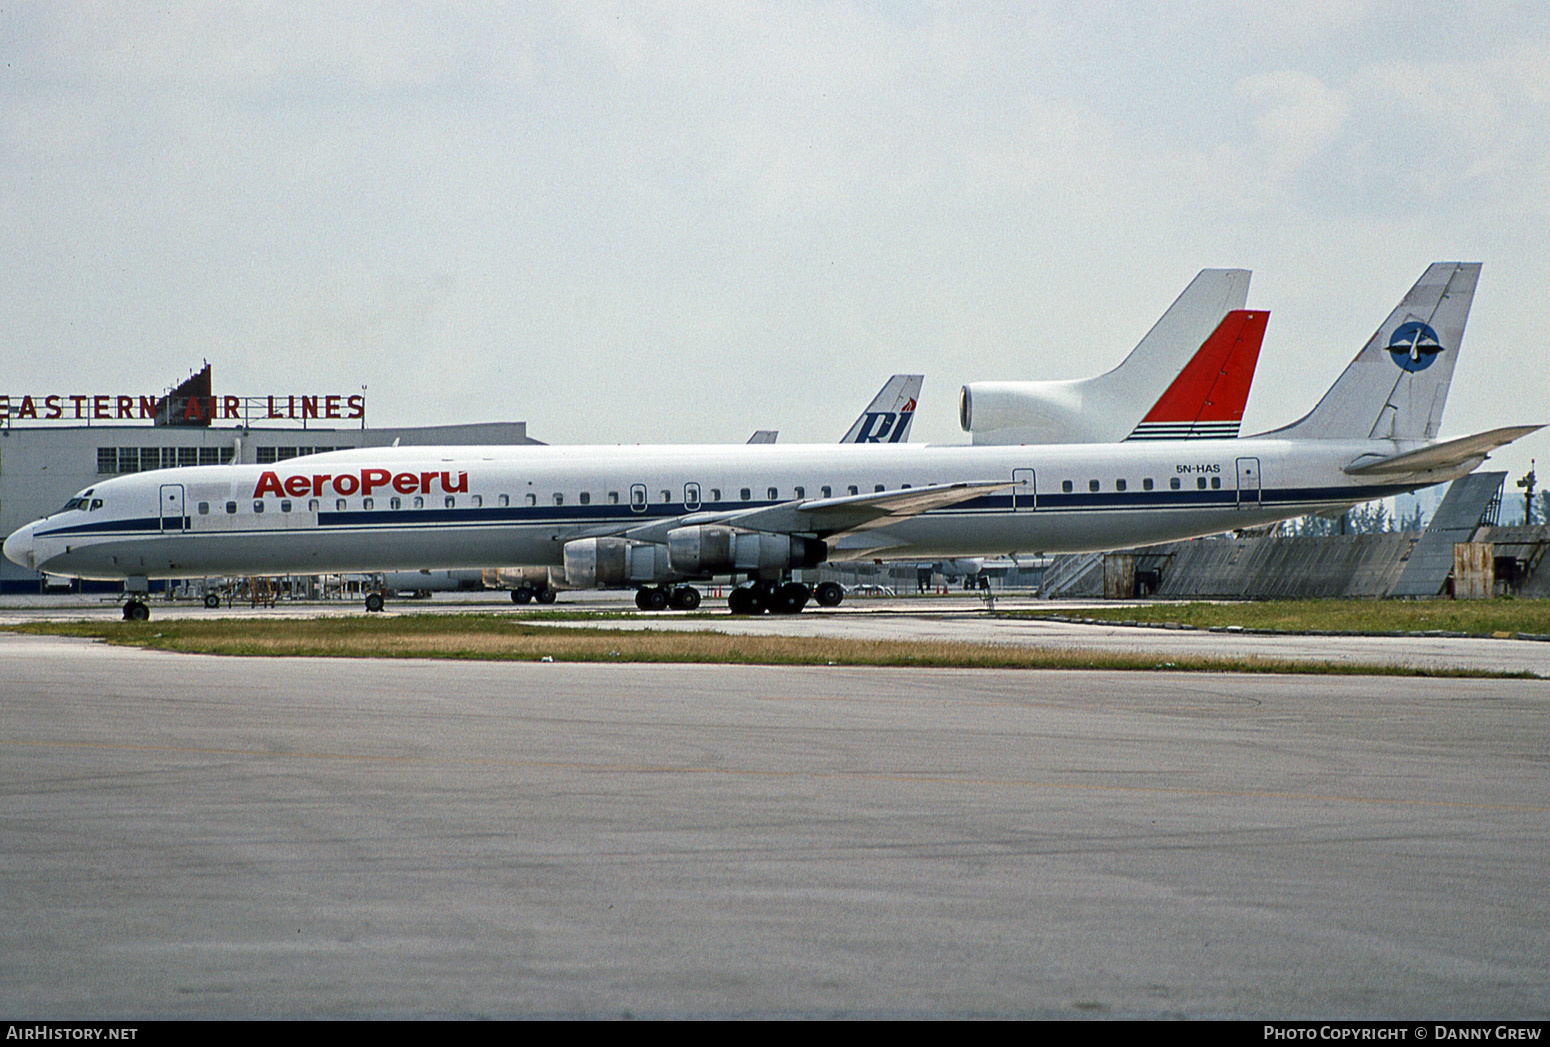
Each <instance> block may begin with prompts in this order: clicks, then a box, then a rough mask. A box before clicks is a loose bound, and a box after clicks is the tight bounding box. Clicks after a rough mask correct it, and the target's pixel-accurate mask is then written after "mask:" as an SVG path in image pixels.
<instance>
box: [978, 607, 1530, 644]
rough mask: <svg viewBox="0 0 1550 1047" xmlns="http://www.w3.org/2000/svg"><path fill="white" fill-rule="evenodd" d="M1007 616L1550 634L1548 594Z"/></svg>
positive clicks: (1309, 629)
mask: <svg viewBox="0 0 1550 1047" xmlns="http://www.w3.org/2000/svg"><path fill="white" fill-rule="evenodd" d="M1001 615H1002V616H1003V617H1007V618H1042V617H1051V616H1053V617H1079V618H1090V619H1093V620H1096V621H1105V622H1138V623H1143V624H1148V625H1163V624H1168V623H1176V624H1179V625H1187V626H1192V627H1194V628H1197V629H1213V628H1227V627H1231V626H1237V627H1239V628H1242V629H1263V630H1271V631H1276V632H1293V633H1351V634H1364V635H1372V634H1395V635H1408V634H1411V633H1434V634H1435V633H1444V634H1455V635H1460V636H1522V635H1528V636H1544V635H1550V600H1513V599H1510V598H1498V599H1493V600H1262V601H1261V600H1256V601H1252V602H1243V603H1206V602H1199V603H1162V604H1142V605H1133V604H1132V605H1127V606H1124V607H1082V608H1080V609H1078V608H1062V607H1061V606H1060V605H1059V604H1052V605H1051V606H1050V607H1049V608H1047V609H1046V608H1039V609H1037V610H1017V611H1005V612H1001Z"/></svg>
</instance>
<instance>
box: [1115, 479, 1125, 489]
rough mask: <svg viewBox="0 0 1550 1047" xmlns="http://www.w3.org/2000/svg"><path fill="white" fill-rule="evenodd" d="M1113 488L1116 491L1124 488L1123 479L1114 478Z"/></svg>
mask: <svg viewBox="0 0 1550 1047" xmlns="http://www.w3.org/2000/svg"><path fill="white" fill-rule="evenodd" d="M1114 489H1115V490H1116V491H1123V490H1124V489H1125V481H1124V480H1115V481H1114Z"/></svg>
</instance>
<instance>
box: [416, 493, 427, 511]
mask: <svg viewBox="0 0 1550 1047" xmlns="http://www.w3.org/2000/svg"><path fill="white" fill-rule="evenodd" d="M414 507H415V508H416V509H424V508H425V499H424V498H421V497H420V496H419V495H415V496H414Z"/></svg>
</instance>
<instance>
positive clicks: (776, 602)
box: [769, 582, 812, 614]
mask: <svg viewBox="0 0 1550 1047" xmlns="http://www.w3.org/2000/svg"><path fill="white" fill-rule="evenodd" d="M810 595H812V594H811V592H810V591H809V590H808V588H807V586H805V585H803V584H802V583H801V582H787V583H786V584H785V585H782V586H780V587H778V588H777V589H776V590H775V591H774V592H773V593H771V594H770V599H769V608H770V613H771V614H798V613H800V612H801V610H802V608H804V607H806V606H807V599H808V597H809V596H810Z"/></svg>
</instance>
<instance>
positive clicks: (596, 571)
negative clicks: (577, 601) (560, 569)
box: [565, 538, 678, 589]
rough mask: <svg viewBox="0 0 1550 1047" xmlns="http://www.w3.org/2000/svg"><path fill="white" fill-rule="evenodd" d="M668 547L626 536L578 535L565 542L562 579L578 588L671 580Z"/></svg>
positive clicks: (671, 571) (673, 576) (675, 575)
mask: <svg viewBox="0 0 1550 1047" xmlns="http://www.w3.org/2000/svg"><path fill="white" fill-rule="evenodd" d="M677 577H678V575H677V574H675V573H674V571H673V569H672V567H671V565H670V564H669V563H668V558H667V547H666V546H662V545H657V544H654V543H652V542H633V541H630V540H629V539H628V538H578V539H576V540H575V541H573V542H566V543H565V581H566V583H567V584H569V585H572V586H574V587H576V588H578V589H596V588H600V587H607V586H614V585H618V586H624V585H635V584H637V583H640V582H666V581H672V580H673V579H675V578H677Z"/></svg>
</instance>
